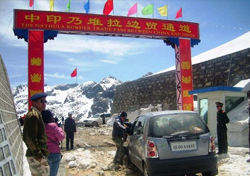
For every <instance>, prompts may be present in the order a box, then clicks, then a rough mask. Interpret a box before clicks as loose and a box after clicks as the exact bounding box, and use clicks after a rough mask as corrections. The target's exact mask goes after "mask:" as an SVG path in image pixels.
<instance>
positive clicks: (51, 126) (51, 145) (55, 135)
mask: <svg viewBox="0 0 250 176" xmlns="http://www.w3.org/2000/svg"><path fill="white" fill-rule="evenodd" d="M45 131H46V135H47V145H48V150H49V152H50V153H60V148H59V144H60V141H62V140H63V139H64V138H65V136H64V132H63V129H62V128H61V127H58V126H57V124H56V123H47V124H45ZM52 140H53V141H54V142H53V141H52Z"/></svg>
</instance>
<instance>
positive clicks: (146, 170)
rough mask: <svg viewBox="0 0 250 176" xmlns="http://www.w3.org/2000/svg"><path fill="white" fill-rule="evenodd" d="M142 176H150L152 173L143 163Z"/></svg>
mask: <svg viewBox="0 0 250 176" xmlns="http://www.w3.org/2000/svg"><path fill="white" fill-rule="evenodd" d="M143 176H152V174H151V173H150V172H149V170H148V167H147V165H146V164H145V163H144V164H143Z"/></svg>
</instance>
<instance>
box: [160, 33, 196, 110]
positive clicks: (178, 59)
mask: <svg viewBox="0 0 250 176" xmlns="http://www.w3.org/2000/svg"><path fill="white" fill-rule="evenodd" d="M164 42H165V43H166V44H167V45H171V46H172V48H174V49H175V66H176V74H175V75H176V96H177V110H191V111H193V110H194V105H193V104H194V103H193V100H194V98H193V95H190V94H189V91H191V90H193V77H192V61H191V41H190V39H186V38H168V39H166V40H164Z"/></svg>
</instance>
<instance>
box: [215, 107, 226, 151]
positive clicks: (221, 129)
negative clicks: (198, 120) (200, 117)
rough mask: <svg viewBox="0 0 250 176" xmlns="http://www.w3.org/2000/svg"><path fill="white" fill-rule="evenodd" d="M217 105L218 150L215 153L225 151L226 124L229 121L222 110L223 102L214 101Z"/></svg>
mask: <svg viewBox="0 0 250 176" xmlns="http://www.w3.org/2000/svg"><path fill="white" fill-rule="evenodd" d="M215 104H216V107H217V110H218V111H217V137H218V148H219V151H218V153H217V154H222V153H227V151H228V144H227V126H226V124H227V123H229V118H228V116H227V113H226V112H225V111H223V110H222V107H223V103H221V102H216V103H215Z"/></svg>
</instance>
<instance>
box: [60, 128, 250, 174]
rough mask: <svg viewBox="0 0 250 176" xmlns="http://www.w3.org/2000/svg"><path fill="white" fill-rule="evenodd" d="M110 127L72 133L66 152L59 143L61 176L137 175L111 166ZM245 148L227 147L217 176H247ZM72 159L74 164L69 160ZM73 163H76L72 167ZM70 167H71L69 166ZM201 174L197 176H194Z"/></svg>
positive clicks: (132, 169)
mask: <svg viewBox="0 0 250 176" xmlns="http://www.w3.org/2000/svg"><path fill="white" fill-rule="evenodd" d="M111 132H112V128H111V127H97V128H91V127H82V128H80V127H78V128H77V133H76V134H75V149H74V150H70V151H65V141H63V144H62V153H63V159H62V161H61V164H60V168H59V173H58V175H60V176H99V175H105V176H114V175H115V176H139V175H140V172H139V171H138V169H137V168H136V167H135V166H133V165H129V166H122V167H121V168H119V169H116V168H114V166H113V164H112V160H113V156H114V154H115V150H116V148H115V146H114V143H113V142H112V140H111ZM248 151H249V150H248V148H243V147H229V151H228V154H222V155H219V156H218V166H219V174H218V175H219V176H249V175H250V167H249V166H250V163H247V162H246V159H247V158H248ZM72 157H74V161H69V160H70V159H71V158H72ZM74 163H76V164H75V165H74ZM72 165H73V166H74V167H72ZM198 175H200V174H197V176H198Z"/></svg>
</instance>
